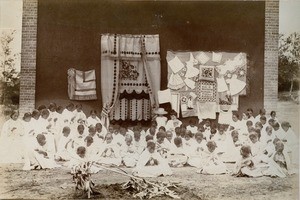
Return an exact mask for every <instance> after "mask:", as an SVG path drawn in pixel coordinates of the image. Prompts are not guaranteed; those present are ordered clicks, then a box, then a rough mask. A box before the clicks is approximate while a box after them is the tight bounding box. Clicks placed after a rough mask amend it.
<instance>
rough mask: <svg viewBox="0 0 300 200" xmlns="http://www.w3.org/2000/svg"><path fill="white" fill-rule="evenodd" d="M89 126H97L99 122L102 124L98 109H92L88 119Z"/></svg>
mask: <svg viewBox="0 0 300 200" xmlns="http://www.w3.org/2000/svg"><path fill="white" fill-rule="evenodd" d="M86 121H87V124H88V127H89V126H96V124H97V123H100V124H102V122H101V120H100V119H99V117H98V116H97V111H96V110H91V112H90V116H89V117H88V118H87V119H86Z"/></svg>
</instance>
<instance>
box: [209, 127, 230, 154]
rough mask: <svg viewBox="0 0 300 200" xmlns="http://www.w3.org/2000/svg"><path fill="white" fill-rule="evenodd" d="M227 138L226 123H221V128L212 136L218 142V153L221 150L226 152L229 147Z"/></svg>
mask: <svg viewBox="0 0 300 200" xmlns="http://www.w3.org/2000/svg"><path fill="white" fill-rule="evenodd" d="M226 139H227V138H226V133H225V125H223V124H220V125H219V130H218V131H217V133H216V134H215V135H214V137H213V138H212V140H213V141H215V142H216V144H217V147H218V148H217V149H216V151H217V152H218V153H219V152H221V153H224V152H225V151H226V148H227V144H226Z"/></svg>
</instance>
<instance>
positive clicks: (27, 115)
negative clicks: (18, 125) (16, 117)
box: [23, 112, 31, 120]
mask: <svg viewBox="0 0 300 200" xmlns="http://www.w3.org/2000/svg"><path fill="white" fill-rule="evenodd" d="M27 117H30V118H31V113H30V112H27V113H24V116H23V120H24V119H25V118H27Z"/></svg>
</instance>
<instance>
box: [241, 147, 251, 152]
mask: <svg viewBox="0 0 300 200" xmlns="http://www.w3.org/2000/svg"><path fill="white" fill-rule="evenodd" d="M241 151H242V152H244V153H246V154H251V147H250V146H249V145H243V146H242V147H241Z"/></svg>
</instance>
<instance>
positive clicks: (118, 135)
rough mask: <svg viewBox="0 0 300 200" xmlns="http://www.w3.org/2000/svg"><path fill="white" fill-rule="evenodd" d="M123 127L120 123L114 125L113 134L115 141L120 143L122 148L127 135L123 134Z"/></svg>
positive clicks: (117, 143) (119, 145)
mask: <svg viewBox="0 0 300 200" xmlns="http://www.w3.org/2000/svg"><path fill="white" fill-rule="evenodd" d="M120 129H121V127H120V125H119V124H115V125H114V133H113V134H112V136H113V141H112V142H113V143H114V144H116V145H118V147H119V148H120V147H121V146H122V145H123V144H124V143H125V136H124V135H122V134H121V131H120Z"/></svg>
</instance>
